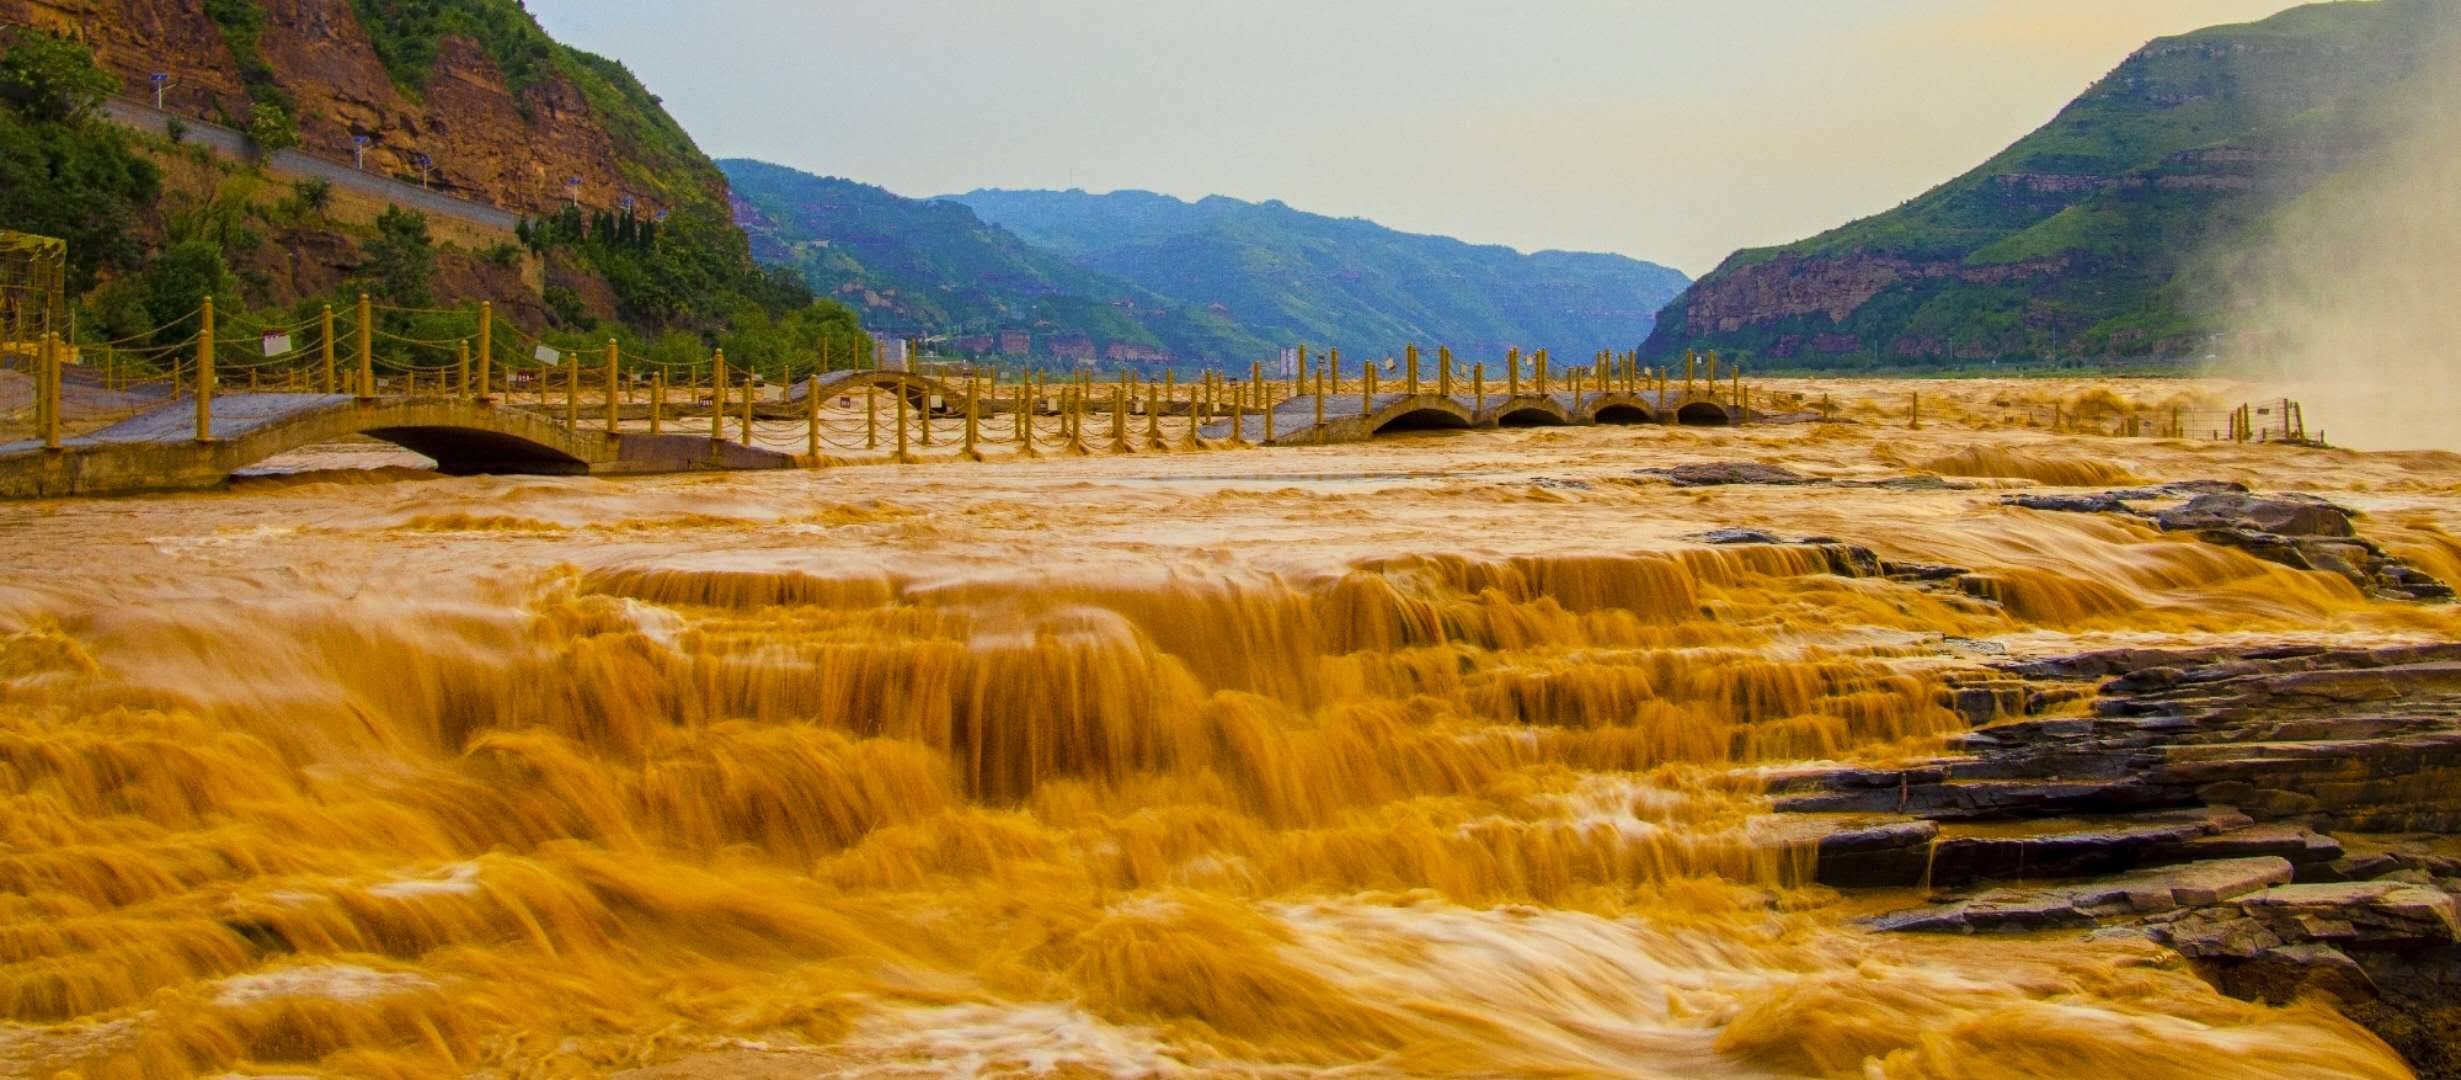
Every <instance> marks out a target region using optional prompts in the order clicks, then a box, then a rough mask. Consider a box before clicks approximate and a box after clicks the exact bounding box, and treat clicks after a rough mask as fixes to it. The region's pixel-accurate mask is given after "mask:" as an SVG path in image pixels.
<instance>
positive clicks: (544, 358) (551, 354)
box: [530, 345, 564, 367]
mask: <svg viewBox="0 0 2461 1080" xmlns="http://www.w3.org/2000/svg"><path fill="white" fill-rule="evenodd" d="M530 355H532V356H535V357H537V358H538V362H539V363H542V364H545V365H547V366H548V367H554V366H556V365H557V364H561V363H563V362H564V354H563V353H560V352H557V351H555V350H554V349H552V348H549V347H548V346H545V345H541V346H539V347H538V351H537V352H535V353H532V354H530Z"/></svg>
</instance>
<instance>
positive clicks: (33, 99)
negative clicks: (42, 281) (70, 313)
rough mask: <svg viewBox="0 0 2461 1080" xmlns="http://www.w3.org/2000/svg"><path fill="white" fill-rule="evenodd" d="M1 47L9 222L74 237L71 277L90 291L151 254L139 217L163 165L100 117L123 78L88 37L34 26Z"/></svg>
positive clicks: (1, 157)
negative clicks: (107, 66)
mask: <svg viewBox="0 0 2461 1080" xmlns="http://www.w3.org/2000/svg"><path fill="white" fill-rule="evenodd" d="M0 46H5V49H6V51H5V52H0V229H14V230H18V231H21V232H30V233H38V234H41V235H44V236H54V237H58V238H60V239H62V240H66V241H68V260H69V266H68V269H69V280H68V286H69V289H70V290H71V291H74V292H84V291H86V290H88V289H91V288H93V287H94V283H95V281H96V280H97V279H98V277H99V275H100V273H101V272H102V271H104V270H110V269H121V268H129V267H134V266H136V265H137V264H138V263H139V262H141V261H142V260H143V258H144V255H145V250H144V247H143V245H142V244H140V243H139V242H138V239H137V236H136V232H135V229H136V223H137V216H138V213H139V211H141V210H142V209H144V208H145V207H147V206H150V205H152V204H153V203H154V201H155V199H156V197H157V195H158V194H159V193H160V190H161V178H160V174H159V173H157V172H156V170H155V168H154V166H153V165H151V164H149V163H148V162H146V161H145V160H144V159H142V158H140V157H138V156H137V155H136V154H135V152H134V151H132V150H130V149H129V146H128V143H127V139H126V137H125V136H124V135H122V134H121V133H120V132H119V131H118V130H116V129H114V128H112V127H110V126H109V125H107V124H104V123H102V122H101V121H100V120H99V119H97V118H96V117H95V108H96V106H97V105H99V104H100V102H101V101H102V99H103V97H104V96H105V95H107V94H109V93H110V91H111V89H112V86H113V83H112V80H111V76H109V75H107V74H104V73H103V71H102V69H100V68H97V67H95V66H94V58H93V54H92V53H90V52H88V51H87V50H86V48H85V47H84V46H82V45H78V44H76V43H74V42H70V41H64V40H61V39H59V38H55V37H52V36H50V35H47V34H34V33H21V34H18V35H15V36H13V37H0Z"/></svg>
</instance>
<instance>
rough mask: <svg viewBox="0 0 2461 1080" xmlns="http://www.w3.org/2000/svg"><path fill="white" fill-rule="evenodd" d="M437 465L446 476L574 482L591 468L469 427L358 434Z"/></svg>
mask: <svg viewBox="0 0 2461 1080" xmlns="http://www.w3.org/2000/svg"><path fill="white" fill-rule="evenodd" d="M362 434H364V435H366V436H367V437H369V438H371V439H382V440H384V441H385V442H389V443H392V444H393V445H395V446H398V447H401V448H402V449H404V450H408V451H410V452H412V453H415V454H422V455H425V456H426V457H428V458H430V459H432V460H434V461H435V463H436V471H437V472H440V473H443V474H445V475H447V476H477V475H481V474H486V473H515V474H527V475H533V476H578V475H582V474H585V473H588V472H589V471H590V463H589V462H587V461H584V460H582V459H580V458H578V457H574V456H573V455H571V454H569V453H566V452H564V451H562V450H558V449H556V448H555V447H552V446H548V445H546V444H544V443H539V442H534V441H532V440H529V439H525V438H522V437H521V436H519V435H511V434H507V433H505V432H501V431H483V430H480V429H478V428H467V427H443V426H437V427H379V428H369V429H367V430H366V431H364V432H362Z"/></svg>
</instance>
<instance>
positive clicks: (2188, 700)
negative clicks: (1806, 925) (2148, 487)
mask: <svg viewBox="0 0 2461 1080" xmlns="http://www.w3.org/2000/svg"><path fill="white" fill-rule="evenodd" d="M1995 676H1996V677H1992V678H1977V679H1973V680H1968V683H1967V684H1966V685H1961V686H1958V687H1955V688H1952V689H1951V690H1950V691H1949V693H1951V694H1952V695H1962V694H1963V693H1965V692H1966V690H1968V689H1972V690H1987V691H1989V695H1990V701H1991V708H1990V709H1988V710H1980V709H1978V710H1976V711H1974V712H1968V713H1967V715H1968V716H1969V717H1972V716H1977V715H1981V714H1983V713H1986V712H1987V713H1988V714H1989V715H1991V716H1997V717H2002V718H2004V719H2001V720H2000V721H1999V722H1996V723H1990V724H1988V726H1983V727H1981V728H1979V729H1978V730H1975V731H1973V732H1971V733H1969V734H1967V735H1965V736H1963V737H1962V738H1960V739H1958V740H1956V742H1955V744H1954V746H1953V747H1952V749H1954V750H1955V751H1958V753H1956V754H1953V755H1950V756H1944V757H1941V758H1938V759H1935V760H1930V761H1924V762H1919V763H1915V764H1910V765H1906V766H1901V767H1896V768H1851V767H1840V768H1826V769H1815V770H1807V771H1802V772H1797V773H1793V774H1789V775H1784V776H1779V777H1775V778H1773V779H1772V780H1771V784H1772V787H1773V789H1774V790H1775V791H1776V792H1777V793H1778V805H1779V806H1780V808H1781V809H1784V810H1790V811H1798V812H1807V813H1815V814H1820V815H1823V816H1821V817H1818V818H1815V819H1813V820H1816V821H1822V822H1829V823H1834V824H1833V825H1832V826H1831V827H1832V830H1833V831H1832V832H1831V833H1830V834H1829V835H1828V836H1827V837H1825V838H1823V839H1821V840H1820V841H1819V843H1818V846H1817V858H1818V861H1817V864H1816V873H1817V875H1818V877H1819V879H1820V880H1821V881H1822V882H1824V883H1827V884H1830V885H1833V886H1836V887H1840V888H1866V887H1889V888H1904V887H1908V886H1914V887H1921V888H1925V889H1930V890H1940V891H1938V892H1935V893H1934V894H1933V896H1932V897H1931V899H1930V901H1929V902H1927V903H1924V904H1921V905H1917V906H1914V907H1910V908H1905V909H1902V910H1898V911H1894V912H1890V913H1888V914H1885V915H1881V916H1878V917H1876V918H1874V919H1872V920H1870V921H1869V925H1871V926H1873V927H1874V928H1877V929H1881V930H1886V931H1898V932H1927V933H1961V934H1974V933H1996V932H2025V931H2033V932H2046V931H2047V932H2056V931H2061V930H2068V931H2075V932H2080V933H2096V934H2128V935H2138V936H2144V937H2149V938H2152V939H2154V940H2156V941H2160V942H2163V943H2165V944H2168V945H2170V946H2171V947H2172V948H2174V949H2176V950H2178V951H2179V953H2180V954H2181V955H2182V956H2185V957H2187V958H2188V959H2189V960H2190V961H2192V962H2194V963H2195V964H2196V966H2197V970H2198V971H2199V972H2201V973H2202V974H2204V975H2205V976H2206V977H2207V978H2208V979H2210V980H2211V981H2212V982H2213V983H2214V985H2216V986H2217V987H2219V988H2221V989H2222V990H2224V991H2225V992H2228V993H2231V994H2234V995H2237V996H2241V997H2246V998H2250V999H2255V1000H2264V1001H2273V1002H2287V1001H2290V1000H2294V999H2296V998H2298V997H2300V996H2302V995H2308V994H2317V993H2322V994H2327V995H2330V996H2331V998H2332V999H2333V1000H2335V1001H2337V1002H2339V1003H2340V1005H2341V1007H2342V1008H2343V1009H2344V1011H2345V1012H2347V1013H2348V1014H2349V1015H2351V1016H2352V1017H2353V1018H2355V1019H2357V1020H2359V1021H2360V1022H2361V1023H2364V1024H2366V1025H2367V1026H2368V1027H2369V1028H2370V1029H2371V1030H2373V1031H2375V1032H2376V1033H2378V1034H2379V1035H2381V1036H2383V1037H2384V1038H2385V1039H2386V1041H2388V1042H2390V1043H2391V1044H2392V1045H2393V1046H2394V1047H2395V1048H2396V1049H2398V1050H2400V1051H2401V1052H2402V1053H2403V1054H2404V1055H2405V1056H2406V1057H2407V1058H2408V1059H2409V1060H2410V1062H2411V1063H2412V1064H2413V1065H2414V1066H2416V1067H2417V1068H2418V1069H2419V1071H2420V1073H2421V1075H2425V1076H2437V1077H2443V1076H2461V1055H2456V1047H2461V1042H2456V1041H2455V1039H2454V1036H2455V1035H2456V1034H2461V842H2457V841H2456V839H2455V838H2461V643H2436V644H2423V645H2404V646H2395V647H2388V648H2382V649H2338V648H2328V647H2323V646H2316V645H2292V646H2281V647H2275V648H2257V649H2232V648H2224V647H2212V648H2196V649H2125V650H2114V651H2110V652H2102V653H2093V654H2087V655H2082V656H2071V657H2062V658H2057V659H2050V660H2035V661H2027V662H2022V663H2008V664H2001V665H1998V666H1997V668H1996V671H1995ZM2011 684H2013V685H2011ZM2079 697H2085V698H2090V700H2091V705H2090V707H2089V708H2088V709H2087V710H2086V711H2085V712H2084V713H2082V714H2077V713H2075V712H2074V706H2073V705H2063V704H2062V703H2064V702H2073V701H2075V700H2076V699H2078V698H2079ZM2046 710H2057V711H2056V712H2049V711H2046ZM1960 711H1964V710H1962V709H1961V710H1960Z"/></svg>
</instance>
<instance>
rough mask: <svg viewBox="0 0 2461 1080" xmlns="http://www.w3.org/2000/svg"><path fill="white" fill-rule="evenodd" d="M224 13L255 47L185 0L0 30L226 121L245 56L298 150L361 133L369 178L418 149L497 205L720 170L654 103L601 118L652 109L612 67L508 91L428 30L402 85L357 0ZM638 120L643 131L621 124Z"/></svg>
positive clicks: (101, 1)
mask: <svg viewBox="0 0 2461 1080" xmlns="http://www.w3.org/2000/svg"><path fill="white" fill-rule="evenodd" d="M236 6H238V7H241V8H244V9H252V10H251V18H252V19H253V20H254V21H255V23H256V24H257V25H258V26H259V27H261V29H259V30H258V31H257V33H256V34H255V39H254V41H253V42H249V41H245V40H242V41H239V42H236V43H235V42H233V41H232V40H231V35H229V34H226V33H225V32H224V29H223V27H222V25H221V24H218V23H217V22H216V20H215V19H214V18H213V17H211V16H209V15H208V14H207V10H206V9H207V5H204V4H200V3H197V2H195V0H0V24H10V23H13V24H19V25H30V26H35V27H40V28H44V29H51V30H59V31H67V32H70V33H73V34H75V35H77V36H78V37H80V38H82V39H83V40H85V41H87V42H88V43H89V44H91V45H92V46H93V47H94V50H95V57H96V59H97V61H99V62H100V63H101V64H102V65H103V66H104V68H105V69H106V70H108V71H110V72H112V73H113V74H115V75H117V76H118V77H119V79H120V83H121V87H122V90H123V92H124V93H126V94H127V95H128V96H130V97H132V98H140V99H145V100H151V98H152V96H153V89H152V85H151V82H150V79H149V77H150V75H151V74H152V73H154V72H163V73H167V74H168V75H169V76H170V77H171V80H172V82H171V86H170V87H169V89H168V90H167V92H166V93H165V94H164V98H163V101H164V106H165V107H166V108H167V109H168V110H169V111H171V112H172V113H174V114H178V115H184V116H191V117H196V118H200V119H206V120H214V121H218V122H234V121H235V122H237V126H244V125H245V120H246V118H247V117H248V116H249V110H250V94H249V87H248V85H247V81H246V78H245V76H244V75H243V71H244V69H245V66H246V64H247V63H248V56H249V54H250V53H251V51H253V53H254V55H255V56H258V57H261V59H262V61H263V64H264V66H265V68H266V69H268V71H269V73H270V76H271V82H272V84H273V85H274V86H276V87H278V88H279V89H280V91H281V92H282V93H283V94H284V95H287V97H288V98H289V99H290V100H291V102H292V103H293V105H294V108H293V110H292V111H293V112H294V113H295V115H296V121H297V126H298V133H299V139H300V147H299V148H300V149H301V150H302V151H304V152H307V153H310V154H314V155H318V156H322V157H328V158H333V159H336V160H342V161H347V160H350V157H351V152H352V138H353V136H358V135H364V136H366V137H367V138H368V139H369V146H368V149H367V168H368V170H369V171H371V172H381V173H384V174H386V175H392V176H399V177H409V178H416V177H417V176H418V172H419V169H418V165H417V164H416V161H417V157H418V155H421V154H425V155H426V156H427V157H428V158H430V159H431V160H432V161H433V163H434V165H433V171H432V172H431V173H430V175H429V183H430V184H431V185H433V186H435V187H436V188H438V189H440V190H444V191H448V192H451V193H454V194H457V195H461V196H463V197H465V198H470V199H474V200H477V201H480V202H487V203H492V204H495V205H497V206H502V207H505V208H507V209H512V210H518V211H522V212H525V213H531V214H540V213H544V212H547V211H551V210H553V209H554V208H556V207H560V206H562V205H564V204H565V202H566V200H567V198H568V195H567V191H566V187H565V181H566V179H567V178H570V177H580V178H581V180H582V187H581V192H580V197H581V201H582V203H583V205H585V206H592V207H613V206H616V205H618V203H619V200H620V199H621V198H622V197H624V196H626V195H630V196H633V197H635V198H636V199H638V200H639V202H640V204H641V205H642V206H644V207H645V208H648V209H651V210H655V209H662V208H670V207H673V206H676V205H679V204H684V203H699V204H703V205H723V202H724V199H725V190H726V189H725V181H724V179H723V178H722V177H720V176H719V175H718V174H717V171H716V170H715V169H714V168H712V167H710V166H709V164H708V162H707V161H706V159H701V158H699V155H698V153H697V151H692V150H691V146H690V141H689V140H688V139H685V138H684V137H683V135H682V132H681V130H680V129H677V128H675V127H674V125H673V121H671V120H669V119H667V118H666V117H665V115H664V114H663V112H657V113H656V115H654V116H619V115H614V114H615V113H617V112H619V111H631V109H630V107H631V106H634V105H642V106H646V107H647V108H648V109H649V110H651V111H653V112H655V102H654V99H648V97H647V94H646V93H645V92H641V91H639V88H638V84H637V83H632V82H630V77H629V76H628V75H623V74H622V73H621V69H619V68H615V67H614V65H612V64H608V63H606V62H604V61H597V60H595V58H586V57H582V56H581V55H580V54H571V55H572V56H573V57H574V58H576V61H577V62H574V63H554V64H549V65H545V66H544V68H543V70H542V71H541V72H540V73H539V74H538V76H537V77H535V78H532V79H529V80H527V81H526V84H525V85H523V86H521V87H519V88H518V89H516V88H515V87H514V86H513V85H512V83H511V81H510V80H508V79H507V78H506V76H505V74H504V72H503V71H502V70H500V69H499V67H498V65H497V64H496V63H495V62H494V60H493V59H491V58H490V57H489V55H488V54H487V52H486V51H485V50H484V49H483V48H482V47H481V46H480V44H479V43H478V42H476V41H473V40H472V39H470V38H469V37H466V36H462V35H458V34H442V35H439V36H438V38H437V39H436V41H435V43H434V49H435V62H434V64H433V66H432V68H430V69H429V70H428V71H426V72H425V73H423V82H422V83H421V84H419V85H407V86H406V85H403V84H400V83H397V82H396V81H395V79H394V77H393V75H392V74H391V73H390V72H389V71H388V69H387V67H386V65H385V63H384V60H383V58H382V57H381V56H380V54H379V51H378V49H377V46H376V43H375V41H374V40H373V38H372V36H371V34H370V32H369V28H368V27H366V26H364V25H362V23H361V15H360V13H361V11H362V10H363V6H362V5H358V4H352V3H346V2H342V0H237V4H236ZM523 18H525V19H526V16H524V17H523ZM542 37H543V36H542ZM558 48H559V49H560V47H558ZM592 83H598V84H599V85H595V86H593V85H591V84H592ZM593 98H595V99H596V100H595V101H594V100H593ZM609 105H615V106H619V107H621V108H609V107H607V106H609ZM643 128H647V129H649V133H650V134H652V135H654V136H656V137H655V138H645V137H640V136H639V135H636V134H634V133H633V132H634V130H637V129H643ZM628 129H631V130H628ZM679 150H680V151H681V152H678V151H679Z"/></svg>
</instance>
